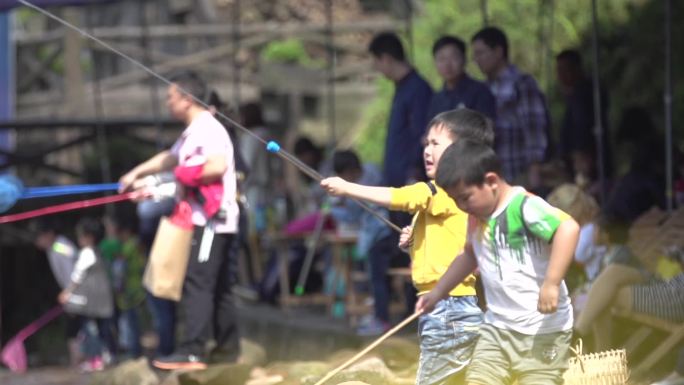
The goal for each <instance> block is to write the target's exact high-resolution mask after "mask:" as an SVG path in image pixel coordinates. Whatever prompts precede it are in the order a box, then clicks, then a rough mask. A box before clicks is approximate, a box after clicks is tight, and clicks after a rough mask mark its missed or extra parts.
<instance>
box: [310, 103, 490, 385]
mask: <svg viewBox="0 0 684 385" xmlns="http://www.w3.org/2000/svg"><path fill="white" fill-rule="evenodd" d="M428 127H429V130H428V133H427V136H426V139H425V148H424V151H423V160H424V163H425V171H426V174H427V176H428V177H429V178H430V179H431V181H429V182H418V183H415V184H413V185H409V186H404V187H400V188H391V187H375V186H364V185H359V184H356V183H351V182H348V181H346V180H344V179H342V178H339V177H333V178H327V179H324V180H323V181H321V186H322V187H323V188H324V189H326V191H327V192H328V193H329V194H331V195H335V196H350V197H354V198H357V199H362V200H365V201H368V202H371V203H374V204H377V205H380V206H384V207H388V208H389V209H391V210H399V211H406V212H409V213H412V214H414V217H413V220H412V232H413V240H412V242H411V244H410V246H409V247H410V254H411V260H412V262H411V270H412V271H411V276H412V279H413V284H414V285H415V287H416V289H418V295H419V296H421V295H423V294H425V293H428V292H429V291H430V290H432V288H433V287H434V286H435V285H436V283H437V281H439V279H440V277H441V276H442V275H443V274H444V272H446V270H447V268H448V267H449V265H450V264H451V262H452V261H453V259H454V256H455V255H458V254H459V253H461V252H462V251H463V247H464V245H465V241H466V232H467V223H468V216H467V214H465V213H464V212H463V211H461V210H460V209H459V208H458V207H457V206H456V203H455V202H454V201H453V200H452V199H451V198H450V197H449V196H448V195H447V193H446V192H445V191H444V190H443V189H441V188H440V187H438V186H437V185H436V184H435V183H434V182H433V181H432V179H434V178H435V174H436V172H437V164H438V162H439V160H440V158H441V156H442V153H443V152H444V150H445V149H446V148H447V147H448V146H449V145H450V144H452V143H453V142H455V141H457V140H461V139H468V140H472V141H476V142H480V143H484V144H486V145H492V142H493V141H494V131H493V128H492V123H491V121H490V120H489V119H487V118H486V117H485V116H484V115H482V114H480V113H478V112H475V111H472V110H468V109H458V110H452V111H447V112H443V113H441V114H439V115H437V116H435V117H434V118H433V119H432V121H430V123H429V125H428ZM373 257H374V256H369V258H373ZM481 323H482V311H481V310H480V308H479V307H478V305H477V297H476V295H475V277H474V276H473V275H470V276H468V277H467V278H466V279H465V280H464V281H463V282H462V283H461V284H459V285H458V286H456V287H455V288H454V289H453V290H452V291H451V292H450V293H449V296H448V297H447V298H446V299H443V300H441V301H440V302H439V303H438V304H437V306H435V308H434V310H432V311H431V312H430V313H426V314H423V315H421V316H420V319H419V323H418V335H419V337H420V351H421V353H420V365H419V367H418V374H417V377H416V385H437V384H451V383H457V381H459V380H460V379H461V378H462V375H463V373H464V372H465V371H464V369H465V367H466V365H468V363H469V362H470V357H471V355H472V352H473V348H474V346H475V342H476V340H477V336H478V328H479V325H480V324H481Z"/></svg>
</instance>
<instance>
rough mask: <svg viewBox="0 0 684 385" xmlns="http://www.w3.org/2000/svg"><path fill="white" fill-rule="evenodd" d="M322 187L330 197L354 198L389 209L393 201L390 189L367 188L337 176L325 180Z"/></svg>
mask: <svg viewBox="0 0 684 385" xmlns="http://www.w3.org/2000/svg"><path fill="white" fill-rule="evenodd" d="M321 187H322V188H323V189H324V190H325V191H326V192H327V193H328V194H330V195H334V196H347V197H352V198H356V199H361V200H364V201H367V202H370V203H373V204H376V205H379V206H384V207H389V205H390V202H391V200H392V192H391V191H390V189H389V187H379V186H365V185H362V184H357V183H352V182H348V181H346V180H344V179H342V178H340V177H337V176H336V177H332V178H325V179H323V180H322V181H321Z"/></svg>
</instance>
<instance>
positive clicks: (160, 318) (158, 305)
mask: <svg viewBox="0 0 684 385" xmlns="http://www.w3.org/2000/svg"><path fill="white" fill-rule="evenodd" d="M147 309H148V310H149V311H150V313H151V314H152V323H153V324H154V329H155V331H156V332H157V335H158V336H159V345H158V346H157V355H159V356H168V355H169V354H171V353H173V349H174V347H175V341H176V336H175V331H176V302H174V301H171V300H168V299H164V298H158V297H155V296H153V295H152V294H151V293H149V292H148V293H147Z"/></svg>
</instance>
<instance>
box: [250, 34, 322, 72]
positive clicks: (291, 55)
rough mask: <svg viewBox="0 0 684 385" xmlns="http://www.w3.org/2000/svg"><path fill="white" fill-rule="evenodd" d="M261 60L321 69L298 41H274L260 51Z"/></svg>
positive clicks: (318, 63) (291, 39) (319, 64)
mask: <svg viewBox="0 0 684 385" xmlns="http://www.w3.org/2000/svg"><path fill="white" fill-rule="evenodd" d="M261 58H262V59H263V60H265V61H268V62H274V63H286V64H297V65H301V66H303V67H321V65H322V64H321V63H320V62H319V61H315V60H313V59H312V58H311V56H310V55H309V53H308V52H307V51H306V47H304V43H302V41H301V40H299V39H294V38H290V39H285V40H276V41H272V42H270V43H268V44H267V45H266V46H265V47H264V48H263V49H262V50H261Z"/></svg>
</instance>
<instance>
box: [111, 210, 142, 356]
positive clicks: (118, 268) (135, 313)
mask: <svg viewBox="0 0 684 385" xmlns="http://www.w3.org/2000/svg"><path fill="white" fill-rule="evenodd" d="M105 223H106V224H107V227H110V228H111V230H110V231H111V232H112V233H113V234H114V235H115V237H116V238H117V239H118V241H119V242H120V245H121V246H120V251H119V252H118V253H117V254H116V255H114V258H113V259H112V261H111V276H112V288H113V289H114V299H115V302H116V307H117V310H118V312H119V314H118V317H117V318H118V319H117V325H118V327H119V328H118V329H119V340H120V342H121V343H120V345H121V346H122V347H123V348H124V349H126V351H127V352H128V354H129V355H131V356H132V357H134V358H135V357H139V356H140V355H141V354H142V350H141V347H140V314H139V312H140V309H139V307H140V305H142V303H143V302H144V300H145V289H144V288H143V285H142V276H143V271H144V269H145V254H144V249H143V246H142V244H141V243H140V242H139V241H138V237H137V236H136V235H135V234H136V230H135V228H136V226H135V218H133V217H131V218H127V217H126V216H125V215H122V214H121V213H118V215H115V216H113V217H107V218H106V219H105Z"/></svg>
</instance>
